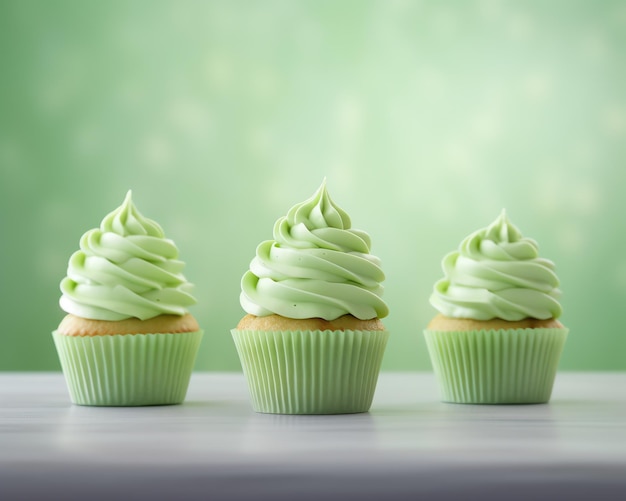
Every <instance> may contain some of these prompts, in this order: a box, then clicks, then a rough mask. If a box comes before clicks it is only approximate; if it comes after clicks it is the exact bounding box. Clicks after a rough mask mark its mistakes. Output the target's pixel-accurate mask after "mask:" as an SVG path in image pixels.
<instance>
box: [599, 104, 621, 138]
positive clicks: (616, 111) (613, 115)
mask: <svg viewBox="0 0 626 501" xmlns="http://www.w3.org/2000/svg"><path fill="white" fill-rule="evenodd" d="M603 115H604V116H603V122H604V126H605V128H606V131H607V132H608V133H609V134H610V135H614V136H623V135H624V134H625V133H626V110H625V109H624V107H622V106H619V105H614V106H612V107H610V108H608V109H606V110H604V114H603Z"/></svg>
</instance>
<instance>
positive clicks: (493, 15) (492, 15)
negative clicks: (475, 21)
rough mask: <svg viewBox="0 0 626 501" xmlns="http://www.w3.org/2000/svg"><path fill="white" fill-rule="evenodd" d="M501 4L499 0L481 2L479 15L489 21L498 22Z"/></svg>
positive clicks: (500, 14) (483, 0) (482, 0)
mask: <svg viewBox="0 0 626 501" xmlns="http://www.w3.org/2000/svg"><path fill="white" fill-rule="evenodd" d="M502 6H503V2H502V1H500V0H481V1H480V2H479V9H480V13H481V14H482V16H483V17H484V18H485V19H488V20H490V21H494V20H498V19H500V17H501V16H502Z"/></svg>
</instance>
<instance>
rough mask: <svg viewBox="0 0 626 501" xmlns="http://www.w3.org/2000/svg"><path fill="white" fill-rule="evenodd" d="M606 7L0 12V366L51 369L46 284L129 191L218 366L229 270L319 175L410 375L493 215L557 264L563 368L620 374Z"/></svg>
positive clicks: (106, 4)
mask: <svg viewBox="0 0 626 501" xmlns="http://www.w3.org/2000/svg"><path fill="white" fill-rule="evenodd" d="M625 54H626V2H623V1H621V2H612V1H569V0H568V1H565V0H563V1H549V2H546V1H536V2H528V1H516V2H499V1H480V2H445V1H439V2H434V1H432V2H430V1H419V2H417V1H415V2H413V1H383V0H381V1H345V0H344V1H341V0H339V1H321V0H317V1H299V2H298V1H292V0H285V1H254V2H253V1H221V2H216V1H213V2H211V1H204V2H203V1H172V2H163V1H147V2H140V1H132V0H131V1H120V2H118V1H89V0H87V1H83V0H81V1H72V2H70V1H54V0H42V1H33V0H15V1H13V0H0V174H1V177H0V182H1V186H0V224H1V228H0V229H1V233H0V266H1V268H0V272H1V276H0V284H1V288H2V289H1V301H0V317H1V318H2V319H3V324H4V325H3V327H2V331H1V334H0V335H1V336H2V340H1V341H0V369H2V370H57V369H59V364H58V361H57V358H56V353H55V352H54V347H53V344H52V339H51V335H50V332H51V331H52V330H53V329H54V328H55V327H56V325H57V324H58V322H59V321H60V319H61V318H62V316H63V312H62V311H61V310H60V308H59V307H58V298H59V289H58V283H59V281H60V280H61V278H62V277H63V276H64V273H65V269H66V265H67V260H68V258H69V256H70V254H71V253H72V252H73V251H74V250H76V249H77V248H78V240H79V238H80V236H81V235H82V234H83V233H84V232H85V231H86V230H88V229H90V228H92V227H95V226H97V225H98V224H99V223H100V220H101V219H102V217H103V216H104V215H105V214H106V213H108V212H109V211H111V210H113V209H114V208H116V207H117V206H118V205H119V204H120V203H121V202H122V200H123V198H124V195H125V193H126V191H127V190H128V189H129V188H132V189H133V195H134V200H135V202H136V204H137V206H138V207H139V209H140V211H141V212H142V213H143V214H144V215H145V216H147V217H150V218H152V219H155V220H157V221H158V222H159V223H160V224H161V225H162V226H163V228H164V230H165V232H166V234H167V236H168V237H170V238H172V239H173V240H175V242H176V243H177V245H178V247H179V249H180V251H181V258H182V259H183V260H185V261H186V262H187V268H186V272H185V274H186V276H187V277H188V278H189V279H190V280H191V281H192V282H194V283H195V284H196V296H197V299H198V304H197V306H195V307H194V308H193V309H192V312H193V313H194V314H195V315H196V317H197V318H198V319H199V321H200V323H201V324H202V326H203V327H204V329H205V331H206V334H205V338H204V340H203V344H202V348H201V352H200V355H199V358H198V362H197V369H198V370H240V366H239V362H238V360H237V356H236V353H235V349H234V345H233V343H232V340H231V337H230V333H229V329H230V328H231V327H233V326H234V325H235V324H236V323H237V321H238V319H239V317H240V316H241V315H242V314H243V312H242V310H241V308H240V306H239V301H238V295H239V279H240V277H241V275H242V273H243V272H244V271H245V269H246V267H247V266H248V263H249V261H250V259H251V258H252V256H253V254H254V249H255V247H256V245H257V244H258V243H259V242H260V241H261V240H264V239H267V238H270V237H271V231H272V226H273V223H274V221H275V220H276V219H277V218H278V217H280V216H281V215H283V214H284V213H285V212H286V211H287V209H288V208H289V207H291V206H292V205H293V204H294V203H296V202H299V201H302V200H304V199H305V198H307V197H308V196H310V195H311V194H312V193H313V192H314V191H315V190H316V189H317V187H318V186H319V184H320V183H321V181H322V179H323V177H327V179H328V188H329V191H330V194H331V196H332V197H333V199H334V200H335V201H336V202H337V203H338V204H339V205H340V206H342V207H343V208H344V209H345V210H346V211H347V212H348V213H349V214H350V215H351V217H352V220H353V224H354V226H355V227H358V228H361V229H364V230H366V231H367V232H369V233H370V235H371V236H372V239H373V253H374V254H376V255H378V256H379V257H381V258H382V260H383V267H384V270H385V271H386V274H387V280H386V282H385V285H386V290H385V298H386V300H387V302H388V303H389V305H390V308H391V314H390V316H389V317H388V318H387V319H386V325H387V327H388V329H389V330H390V331H391V332H392V337H391V339H390V342H389V345H388V349H387V352H386V355H385V359H384V365H383V369H384V370H428V369H429V368H430V364H429V361H428V357H427V354H426V349H425V344H424V341H423V339H422V334H421V330H422V329H423V327H424V326H425V324H426V323H427V322H428V320H429V319H430V317H431V316H432V315H434V313H435V312H434V310H433V309H432V308H431V307H430V305H429V303H428V297H429V295H430V291H431V288H432V285H433V283H434V282H435V281H436V280H437V279H438V278H439V277H440V276H441V268H440V261H441V258H442V257H443V255H444V254H445V253H447V252H448V251H451V250H453V249H454V248H455V247H456V246H457V245H458V244H459V242H460V241H461V239H462V238H463V237H465V236H466V235H467V234H468V233H470V232H471V231H473V230H475V229H478V228H480V227H483V226H486V225H487V224H489V223H490V222H491V221H492V220H494V219H495V218H496V216H497V215H498V214H499V212H500V211H501V209H502V208H503V207H506V209H507V212H508V214H509V216H510V218H511V219H512V221H513V222H514V223H515V224H516V225H517V226H518V227H519V228H520V229H521V230H522V232H523V233H524V234H525V235H526V236H529V237H532V238H535V239H536V240H537V241H538V242H539V244H540V252H541V254H542V256H544V257H547V258H549V259H552V260H553V261H555V262H556V264H557V272H558V274H559V276H560V278H561V282H562V290H563V301H562V302H563V306H564V310H565V313H564V315H563V317H562V320H563V322H564V323H565V324H566V325H568V326H569V327H570V329H571V333H570V338H569V340H568V343H567V345H566V348H565V352H564V354H563V358H562V363H561V368H562V369H565V370H624V369H626V334H625V333H624V332H623V327H622V325H623V324H624V315H623V310H624V307H625V305H626V252H625V248H626V223H625V216H626V197H625V196H624V189H625V187H626V168H625V165H624V161H625V160H626V63H625Z"/></svg>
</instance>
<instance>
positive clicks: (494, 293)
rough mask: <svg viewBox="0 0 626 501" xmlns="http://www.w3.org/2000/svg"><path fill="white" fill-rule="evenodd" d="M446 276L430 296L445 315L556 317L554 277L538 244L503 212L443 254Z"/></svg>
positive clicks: (556, 292)
mask: <svg viewBox="0 0 626 501" xmlns="http://www.w3.org/2000/svg"><path fill="white" fill-rule="evenodd" d="M442 265H443V271H444V274H445V277H444V278H443V279H441V280H439V281H438V282H437V283H436V284H435V287H434V292H433V293H432V295H431V297H430V302H431V304H432V305H433V306H434V307H435V308H436V309H437V310H439V312H440V313H442V314H443V315H445V316H447V317H453V318H471V319H475V320H489V319H492V318H500V319H502V320H509V321H516V320H522V319H524V318H536V319H541V320H545V319H548V318H558V317H559V316H560V315H561V311H562V310H561V305H560V304H559V302H558V298H559V296H560V290H559V289H558V286H559V280H558V278H557V276H556V274H555V273H554V264H553V263H552V261H549V260H547V259H543V258H540V257H539V255H538V247H537V243H536V242H535V241H534V240H532V239H530V238H525V237H523V236H522V234H521V233H520V231H519V230H518V229H517V228H516V227H515V226H514V225H513V224H512V223H511V222H510V221H509V219H508V218H507V216H506V213H505V211H502V214H500V216H499V217H498V219H496V221H495V222H494V223H492V224H491V225H490V226H488V227H487V228H485V229H481V230H478V231H476V232H475V233H472V234H471V235H469V236H468V237H467V238H465V240H463V242H462V243H461V246H460V248H459V250H458V251H455V252H452V253H450V254H448V255H447V256H445V258H444V259H443V263H442Z"/></svg>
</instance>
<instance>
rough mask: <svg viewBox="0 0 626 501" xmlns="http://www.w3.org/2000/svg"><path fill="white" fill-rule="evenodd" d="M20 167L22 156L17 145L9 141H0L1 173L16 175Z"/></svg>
mask: <svg viewBox="0 0 626 501" xmlns="http://www.w3.org/2000/svg"><path fill="white" fill-rule="evenodd" d="M21 165H22V155H21V153H20V151H19V148H18V145H17V143H16V142H15V141H13V140H11V139H8V138H6V139H0V167H1V168H2V172H3V173H5V172H6V173H7V174H18V173H19V170H20V167H21Z"/></svg>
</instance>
